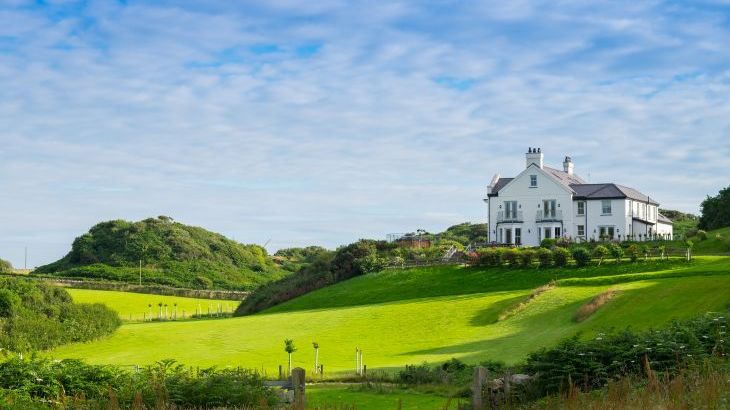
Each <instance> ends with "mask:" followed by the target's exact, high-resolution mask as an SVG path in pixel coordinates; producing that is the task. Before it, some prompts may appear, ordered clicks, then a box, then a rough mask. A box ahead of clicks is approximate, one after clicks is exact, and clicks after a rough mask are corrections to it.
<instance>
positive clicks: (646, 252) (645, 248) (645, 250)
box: [641, 245, 651, 259]
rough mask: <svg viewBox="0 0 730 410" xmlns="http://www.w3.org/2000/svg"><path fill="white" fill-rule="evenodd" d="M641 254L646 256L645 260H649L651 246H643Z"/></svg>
mask: <svg viewBox="0 0 730 410" xmlns="http://www.w3.org/2000/svg"><path fill="white" fill-rule="evenodd" d="M641 253H642V254H644V259H648V258H649V256H650V255H651V247H650V246H649V245H644V246H642V247H641Z"/></svg>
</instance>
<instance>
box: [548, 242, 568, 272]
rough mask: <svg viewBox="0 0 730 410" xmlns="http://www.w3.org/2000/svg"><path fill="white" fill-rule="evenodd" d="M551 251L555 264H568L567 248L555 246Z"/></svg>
mask: <svg viewBox="0 0 730 410" xmlns="http://www.w3.org/2000/svg"><path fill="white" fill-rule="evenodd" d="M552 251H553V263H554V264H555V266H558V267H562V266H566V265H568V259H569V258H570V251H569V250H567V249H565V248H561V247H559V246H556V247H555V248H553V250H552Z"/></svg>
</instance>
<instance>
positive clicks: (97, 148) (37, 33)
mask: <svg viewBox="0 0 730 410" xmlns="http://www.w3.org/2000/svg"><path fill="white" fill-rule="evenodd" d="M728 44H730V3H727V2H722V1H715V2H704V3H703V2H690V3H684V2H660V1H648V2H642V1H635V0H631V1H626V2H622V1H606V2H600V1H595V2H584V1H575V2H572V1H533V2H530V1H520V0H515V1H508V2H505V1H497V2H492V3H490V2H470V1H429V2H395V1H393V2H390V1H389V2H373V1H363V2H357V1H338V0H318V1H288V0H267V1H260V2H230V1H220V2H208V1H206V2H203V1H201V2H192V1H154V2H152V1H149V2H141V1H133V0H129V1H118V2H112V1H80V2H78V1H40V0H39V1H35V2H30V1H12V0H11V1H9V0H0V257H3V258H6V259H10V260H11V261H12V262H13V263H14V264H15V265H16V266H22V265H23V249H24V247H25V246H27V247H28V252H29V266H35V265H39V264H43V263H47V262H50V261H52V260H55V259H56V258H58V257H60V256H63V255H64V254H65V253H66V252H67V251H68V249H69V247H70V244H71V242H72V241H73V239H74V238H75V237H76V236H78V235H80V234H82V233H83V232H85V231H86V230H88V228H89V227H90V226H91V225H93V224H95V223H97V222H99V221H101V220H108V219H117V218H123V219H130V220H137V219H142V218H145V217H148V216H157V215H169V216H172V217H173V218H175V219H176V220H179V221H181V222H184V223H189V224H194V225H199V226H203V227H206V228H208V229H211V230H213V231H218V232H221V233H223V234H225V235H226V236H229V237H232V238H234V239H236V240H238V241H241V242H247V243H248V242H255V243H260V244H263V243H265V242H267V241H269V240H270V242H269V245H268V249H269V250H271V251H273V250H275V249H278V248H282V247H288V246H297V245H306V244H320V245H324V246H328V247H334V246H337V245H339V244H344V243H347V242H350V241H352V240H355V239H357V238H360V237H370V238H384V237H385V235H386V234H388V233H391V232H406V231H412V230H415V229H416V228H425V229H427V230H430V231H438V230H441V229H443V228H445V227H447V226H449V225H451V224H456V223H459V222H463V221H473V222H483V221H484V220H485V206H484V204H483V203H482V201H481V198H482V197H483V196H484V193H485V186H486V185H487V184H488V182H489V180H490V178H491V176H492V175H493V174H494V173H496V172H500V173H501V174H502V175H503V176H510V175H512V174H515V173H517V172H518V171H520V169H521V168H522V167H523V166H524V153H525V152H526V150H527V148H528V147H529V146H536V147H537V146H539V147H542V150H543V152H544V153H545V155H546V162H547V163H548V164H552V165H553V166H559V165H560V163H561V162H562V158H563V157H564V156H565V155H571V156H572V157H573V160H574V162H575V163H576V172H577V173H579V174H580V175H582V176H583V177H585V178H587V179H589V180H590V181H591V182H617V183H621V184H625V185H629V186H632V187H635V188H637V189H639V190H641V191H643V192H645V193H647V194H650V195H652V196H653V197H655V198H657V199H658V200H659V201H660V202H661V203H662V205H663V206H664V207H668V208H675V209H680V210H685V211H693V212H697V211H698V205H699V202H700V201H701V200H702V199H703V198H704V197H705V196H706V195H707V194H715V193H716V192H717V191H718V190H719V189H720V188H722V187H724V186H727V185H729V184H730V178H729V176H730V47H728Z"/></svg>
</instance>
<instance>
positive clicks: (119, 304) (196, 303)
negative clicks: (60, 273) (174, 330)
mask: <svg viewBox="0 0 730 410" xmlns="http://www.w3.org/2000/svg"><path fill="white" fill-rule="evenodd" d="M66 290H67V291H68V293H70V294H71V297H72V298H73V300H74V302H77V303H103V304H105V305H107V306H108V307H109V308H111V309H112V310H115V311H117V312H118V313H119V317H121V318H122V320H125V321H142V320H144V319H149V318H150V310H151V311H152V317H153V318H155V319H156V318H157V316H158V315H159V312H160V308H159V306H158V304H159V303H162V304H163V305H165V304H167V313H168V317H171V316H172V315H173V313H174V310H175V305H176V304H177V315H178V319H182V318H183V317H190V315H191V314H195V312H196V311H202V312H203V314H207V313H208V309H210V310H211V311H213V312H215V310H216V309H218V304H220V305H221V308H222V309H223V311H224V312H231V311H233V310H235V309H236V306H237V305H238V303H237V302H236V301H231V300H211V299H196V298H186V297H180V296H163V295H152V294H148V293H132V292H116V291H110V290H90V289H66ZM150 304H151V305H152V308H151V309H150V307H149V305H150ZM162 309H163V316H164V309H165V308H164V306H163V308H162Z"/></svg>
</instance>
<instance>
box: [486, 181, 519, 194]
mask: <svg viewBox="0 0 730 410" xmlns="http://www.w3.org/2000/svg"><path fill="white" fill-rule="evenodd" d="M513 179H514V178H500V179H498V180H497V183H496V184H494V188H492V193H491V194H490V195H492V194H495V195H496V194H497V192H499V190H500V189H502V188H504V186H505V185H507V184H508V183H509V182H510V181H512V180H513Z"/></svg>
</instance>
